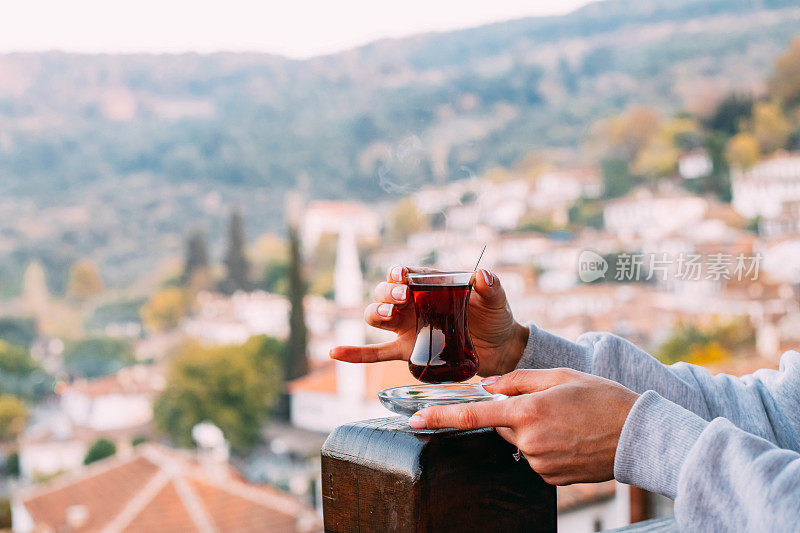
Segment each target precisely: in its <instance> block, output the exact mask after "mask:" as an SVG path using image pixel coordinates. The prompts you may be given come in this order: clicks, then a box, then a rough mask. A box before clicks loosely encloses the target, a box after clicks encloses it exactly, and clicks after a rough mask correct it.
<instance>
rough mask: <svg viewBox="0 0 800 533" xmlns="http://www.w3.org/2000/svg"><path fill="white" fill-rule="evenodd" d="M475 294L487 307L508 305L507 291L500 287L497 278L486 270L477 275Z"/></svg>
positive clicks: (479, 271) (474, 286)
mask: <svg viewBox="0 0 800 533" xmlns="http://www.w3.org/2000/svg"><path fill="white" fill-rule="evenodd" d="M472 286H473V288H474V289H475V292H476V293H478V295H479V296H480V297H481V299H482V300H483V303H484V305H486V306H487V307H503V306H505V304H506V291H505V290H503V286H502V285H500V280H499V279H498V277H497V276H495V275H494V274H492V273H491V272H489V271H488V270H485V269H483V268H482V269H480V270H478V272H477V273H476V275H475V283H473V285H472Z"/></svg>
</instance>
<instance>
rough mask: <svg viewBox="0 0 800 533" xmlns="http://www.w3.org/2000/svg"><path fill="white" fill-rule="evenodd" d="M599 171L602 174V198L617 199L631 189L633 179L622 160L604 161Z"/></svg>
mask: <svg viewBox="0 0 800 533" xmlns="http://www.w3.org/2000/svg"><path fill="white" fill-rule="evenodd" d="M600 169H601V171H602V173H603V198H606V199H609V198H619V197H620V196H625V195H626V194H628V191H630V190H631V189H632V188H633V183H634V181H633V177H632V176H631V173H630V170H629V168H628V162H627V161H625V160H624V159H621V158H609V159H604V160H603V161H602V162H601V163H600Z"/></svg>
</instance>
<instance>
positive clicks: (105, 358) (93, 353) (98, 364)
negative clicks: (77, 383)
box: [64, 337, 134, 378]
mask: <svg viewBox="0 0 800 533" xmlns="http://www.w3.org/2000/svg"><path fill="white" fill-rule="evenodd" d="M133 362H134V357H133V350H132V348H131V345H130V342H128V341H127V340H124V339H115V338H112V337H90V338H87V339H82V340H80V341H77V342H73V343H70V344H68V345H67V347H66V349H65V350H64V367H65V368H66V369H67V370H69V371H70V372H72V373H74V374H77V375H79V376H82V377H86V378H96V377H100V376H107V375H108V374H113V373H114V372H116V371H118V370H119V369H121V368H123V367H125V366H127V365H130V364H133Z"/></svg>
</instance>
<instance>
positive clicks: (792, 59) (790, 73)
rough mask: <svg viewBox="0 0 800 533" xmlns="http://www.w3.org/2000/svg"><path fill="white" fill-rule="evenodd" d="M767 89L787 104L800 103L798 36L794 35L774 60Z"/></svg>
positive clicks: (799, 46) (799, 51) (799, 39)
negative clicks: (783, 50)
mask: <svg viewBox="0 0 800 533" xmlns="http://www.w3.org/2000/svg"><path fill="white" fill-rule="evenodd" d="M769 89H770V92H771V93H772V95H773V96H775V97H777V98H779V99H780V100H782V101H783V103H784V104H786V105H787V106H794V105H798V104H800V37H795V38H794V39H793V40H792V42H791V44H790V45H789V49H788V50H786V52H785V53H784V54H783V55H781V56H780V57H779V58H778V59H777V60H776V61H775V74H774V75H773V76H772V79H771V80H770V81H769Z"/></svg>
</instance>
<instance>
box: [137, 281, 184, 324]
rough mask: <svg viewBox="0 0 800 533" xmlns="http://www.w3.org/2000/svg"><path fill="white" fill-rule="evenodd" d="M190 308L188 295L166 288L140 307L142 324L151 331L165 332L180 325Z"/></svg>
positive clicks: (175, 288) (179, 289)
mask: <svg viewBox="0 0 800 533" xmlns="http://www.w3.org/2000/svg"><path fill="white" fill-rule="evenodd" d="M191 307H192V298H191V296H190V294H189V293H188V292H187V291H186V290H184V289H181V288H179V287H166V288H164V289H161V290H160V291H158V292H156V293H155V294H154V295H153V296H152V297H151V298H150V301H148V302H147V303H146V304H145V305H143V306H142V310H141V314H142V322H143V323H144V325H145V327H147V328H148V329H150V330H152V331H166V330H169V329H173V328H175V327H177V326H178V324H180V321H181V319H183V317H185V316H186V315H187V314H188V313H189V310H190V309H191Z"/></svg>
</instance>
